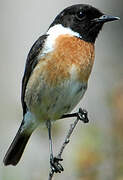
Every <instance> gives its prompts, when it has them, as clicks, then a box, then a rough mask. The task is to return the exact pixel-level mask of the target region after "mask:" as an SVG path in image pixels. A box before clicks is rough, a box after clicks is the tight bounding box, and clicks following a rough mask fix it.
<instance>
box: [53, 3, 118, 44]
mask: <svg viewBox="0 0 123 180" xmlns="http://www.w3.org/2000/svg"><path fill="white" fill-rule="evenodd" d="M118 19H119V18H118V17H114V16H108V15H104V14H103V13H102V12H101V11H99V10H98V9H96V8H94V7H92V6H90V5H87V4H77V5H73V6H70V7H68V8H66V9H64V10H63V11H62V12H61V13H60V14H59V15H58V16H57V17H56V18H55V20H54V22H53V23H52V24H51V26H50V27H52V26H54V25H57V24H61V25H63V26H64V27H67V28H70V29H71V30H72V31H74V32H77V33H79V34H80V37H81V38H82V39H83V40H85V41H87V42H92V43H94V42H95V40H96V37H97V36H98V34H99V31H100V30H101V29H102V26H103V24H104V23H105V22H108V21H113V20H118Z"/></svg>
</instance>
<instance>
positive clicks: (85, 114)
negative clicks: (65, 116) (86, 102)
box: [77, 108, 89, 123]
mask: <svg viewBox="0 0 123 180" xmlns="http://www.w3.org/2000/svg"><path fill="white" fill-rule="evenodd" d="M77 117H78V118H79V120H81V121H83V122H84V123H88V122H89V119H88V112H87V111H86V110H85V109H82V108H79V112H78V113H77Z"/></svg>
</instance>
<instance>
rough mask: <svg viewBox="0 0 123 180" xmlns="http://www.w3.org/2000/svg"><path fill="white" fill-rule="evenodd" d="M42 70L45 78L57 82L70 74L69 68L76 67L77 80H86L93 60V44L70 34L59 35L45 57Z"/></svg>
mask: <svg viewBox="0 0 123 180" xmlns="http://www.w3.org/2000/svg"><path fill="white" fill-rule="evenodd" d="M43 61H45V62H46V63H45V65H44V66H43V72H44V75H45V80H46V81H47V82H48V83H50V84H54V85H55V84H57V83H59V82H61V81H63V80H65V79H69V78H70V76H71V73H70V72H71V68H72V66H73V65H74V67H75V68H76V74H77V80H78V81H81V82H87V81H88V78H89V75H90V73H91V69H92V65H93V62H94V44H92V43H88V42H85V41H83V40H81V39H79V38H77V37H73V36H70V35H60V36H59V37H58V38H57V39H56V41H55V43H54V51H53V52H51V53H49V54H48V55H47V56H46V57H45V59H41V60H40V63H42V62H43Z"/></svg>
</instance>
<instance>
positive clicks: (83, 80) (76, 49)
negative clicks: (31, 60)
mask: <svg viewBox="0 0 123 180" xmlns="http://www.w3.org/2000/svg"><path fill="white" fill-rule="evenodd" d="M93 61H94V46H93V45H92V44H91V43H87V42H85V41H82V40H80V39H78V38H76V37H71V36H67V35H66V36H65V35H64V36H62V35H61V36H59V37H58V39H57V40H56V43H55V44H54V50H53V51H51V52H49V53H47V55H44V56H42V57H41V58H40V59H39V62H38V64H37V65H36V67H35V69H34V71H33V73H32V75H31V77H30V79H29V81H28V84H27V88H26V95H25V101H26V104H27V106H28V108H29V109H30V110H31V111H33V112H34V113H35V114H37V115H40V116H42V117H44V116H47V115H48V114H49V115H50V116H52V118H53V119H57V118H58V117H60V115H62V114H64V113H66V112H68V111H71V110H72V109H73V108H74V107H75V106H76V105H77V103H78V102H79V101H80V100H81V98H82V97H83V95H84V93H85V91H86V88H87V81H88V78H89V75H90V72H91V69H92V65H93ZM45 118H48V117H45Z"/></svg>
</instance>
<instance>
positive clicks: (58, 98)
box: [25, 80, 87, 121]
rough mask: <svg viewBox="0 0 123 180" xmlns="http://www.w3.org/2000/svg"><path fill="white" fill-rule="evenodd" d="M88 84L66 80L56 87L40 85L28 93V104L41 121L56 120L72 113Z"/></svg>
mask: <svg viewBox="0 0 123 180" xmlns="http://www.w3.org/2000/svg"><path fill="white" fill-rule="evenodd" d="M86 89H87V83H82V82H78V81H75V80H66V81H64V82H62V83H61V84H59V85H57V86H55V87H49V86H47V85H46V84H45V83H42V81H41V83H38V85H37V86H35V87H33V90H31V89H30V90H29V88H28V91H27V92H26V98H25V100H26V104H27V107H28V108H29V110H30V111H31V112H32V113H33V114H35V116H36V118H38V119H39V120H40V121H45V120H49V119H50V120H56V119H59V118H60V117H61V116H62V115H63V114H65V113H68V112H70V111H71V110H72V109H73V108H74V107H75V106H76V105H77V104H78V102H79V101H80V100H81V98H82V97H83V95H84V93H85V91H86Z"/></svg>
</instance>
